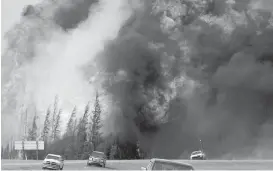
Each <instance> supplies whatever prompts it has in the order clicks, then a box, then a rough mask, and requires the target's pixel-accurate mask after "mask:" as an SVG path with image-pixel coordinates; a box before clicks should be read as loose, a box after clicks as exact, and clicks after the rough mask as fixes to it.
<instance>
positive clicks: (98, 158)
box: [89, 157, 103, 160]
mask: <svg viewBox="0 0 273 171" xmlns="http://www.w3.org/2000/svg"><path fill="white" fill-rule="evenodd" d="M92 158H93V159H95V160H102V159H103V158H100V157H89V159H92Z"/></svg>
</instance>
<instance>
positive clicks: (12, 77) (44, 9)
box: [2, 0, 131, 140]
mask: <svg viewBox="0 0 273 171" xmlns="http://www.w3.org/2000/svg"><path fill="white" fill-rule="evenodd" d="M89 9H90V12H89ZM66 13H69V14H70V15H71V16H73V17H70V15H68V14H66ZM88 15H89V16H88ZM130 15H131V8H130V6H129V5H128V3H127V1H125V0H124V1H123V0H120V1H115V2H112V1H100V2H98V1H77V2H74V1H66V0H64V1H56V2H55V1H43V3H42V4H39V5H37V6H27V7H26V8H25V10H24V11H23V13H22V19H21V22H20V23H19V24H17V25H15V26H14V28H13V29H12V30H10V32H8V33H7V34H6V40H7V46H6V47H7V48H6V49H5V51H4V53H3V54H2V65H3V67H2V76H3V77H2V87H3V89H2V97H3V98H2V99H3V100H2V120H3V121H4V122H2V125H3V126H2V130H3V131H2V138H3V140H7V139H8V138H10V137H11V136H13V135H14V134H17V135H18V134H19V133H18V130H19V129H21V128H22V127H21V126H22V125H20V121H19V120H20V117H21V115H22V114H24V113H26V112H27V113H28V118H30V119H29V120H31V118H32V116H33V115H34V113H35V110H36V113H38V115H39V116H40V122H41V123H43V118H44V115H45V111H46V110H47V108H48V107H49V106H50V105H51V104H52V103H53V101H54V98H55V96H56V95H58V97H59V100H60V102H59V103H60V107H61V108H62V109H63V116H62V124H63V125H65V123H66V118H67V117H68V115H69V113H70V112H71V110H72V109H73V107H74V106H75V105H76V106H77V108H79V109H80V110H81V109H83V108H84V106H85V105H86V104H87V102H88V101H91V102H92V101H93V100H94V99H95V96H94V91H96V89H100V87H99V85H98V84H96V83H94V81H93V82H90V80H91V78H93V79H92V80H94V78H95V75H96V72H97V71H98V69H97V68H95V65H94V66H91V67H92V68H91V69H89V72H88V75H87V76H86V74H85V73H84V70H83V68H84V67H85V66H86V65H88V62H90V61H91V63H92V60H93V59H94V57H95V56H96V54H97V53H99V52H100V51H102V50H103V48H104V44H105V43H106V42H107V41H110V40H112V39H114V38H115V37H116V36H117V34H118V32H119V29H120V27H121V26H122V25H123V22H125V21H126V20H127V18H128V17H129V16H130ZM87 17H88V18H87ZM84 19H86V20H84ZM73 28H74V29H73ZM106 107H107V106H105V107H104V106H103V108H104V109H105V110H107V108H106ZM26 110H27V111H26ZM79 115H80V113H79ZM15 125H18V127H17V129H14V128H15ZM11 128H12V129H11ZM21 130H22V129H21ZM12 131H13V132H12ZM18 137H19V136H17V138H18Z"/></svg>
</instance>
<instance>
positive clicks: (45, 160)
mask: <svg viewBox="0 0 273 171" xmlns="http://www.w3.org/2000/svg"><path fill="white" fill-rule="evenodd" d="M48 161H49V162H55V163H58V164H60V163H61V162H60V161H59V160H55V159H44V162H48Z"/></svg>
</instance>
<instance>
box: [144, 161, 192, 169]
mask: <svg viewBox="0 0 273 171" xmlns="http://www.w3.org/2000/svg"><path fill="white" fill-rule="evenodd" d="M141 170H146V171H148V170H191V171H192V170H194V168H193V167H192V166H191V165H189V164H186V163H181V162H176V161H172V160H166V159H155V158H154V159H151V160H150V162H149V164H148V166H147V167H141Z"/></svg>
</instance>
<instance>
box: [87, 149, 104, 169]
mask: <svg viewBox="0 0 273 171" xmlns="http://www.w3.org/2000/svg"><path fill="white" fill-rule="evenodd" d="M93 164H97V165H100V166H101V167H105V165H106V155H105V154H104V153H103V152H100V151H93V152H92V153H91V155H90V156H89V159H88V160H87V165H88V166H90V165H93Z"/></svg>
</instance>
